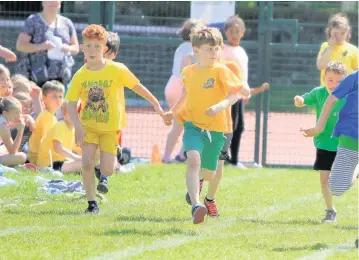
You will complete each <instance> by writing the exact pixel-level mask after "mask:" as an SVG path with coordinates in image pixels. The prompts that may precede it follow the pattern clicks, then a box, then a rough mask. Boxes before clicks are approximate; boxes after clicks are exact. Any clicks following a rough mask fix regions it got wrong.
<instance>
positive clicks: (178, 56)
mask: <svg viewBox="0 0 359 260" xmlns="http://www.w3.org/2000/svg"><path fill="white" fill-rule="evenodd" d="M192 52H193V51H192V45H191V43H190V42H183V43H181V44H180V46H178V48H177V49H176V52H175V55H174V58H173V67H172V75H173V76H176V77H179V78H180V77H181V63H182V60H183V58H184V57H186V56H188V55H190V54H191V53H192Z"/></svg>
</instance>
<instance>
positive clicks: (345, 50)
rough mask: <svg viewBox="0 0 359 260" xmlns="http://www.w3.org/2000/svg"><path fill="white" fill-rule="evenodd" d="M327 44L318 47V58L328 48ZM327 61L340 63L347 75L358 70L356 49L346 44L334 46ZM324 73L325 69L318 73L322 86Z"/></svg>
mask: <svg viewBox="0 0 359 260" xmlns="http://www.w3.org/2000/svg"><path fill="white" fill-rule="evenodd" d="M328 46H329V45H328V42H324V43H323V44H322V46H321V47H320V50H319V53H318V58H319V57H320V56H321V55H322V53H323V52H324V50H325V49H326V48H328ZM329 61H340V62H342V63H343V64H344V65H345V68H346V69H347V74H350V73H352V72H353V71H354V70H356V69H358V48H357V47H356V46H354V45H352V44H350V43H348V42H346V43H344V44H337V45H335V46H334V49H333V51H332V53H331V54H330V58H329ZM324 73H325V69H323V70H321V72H320V84H321V86H324V85H325V83H324Z"/></svg>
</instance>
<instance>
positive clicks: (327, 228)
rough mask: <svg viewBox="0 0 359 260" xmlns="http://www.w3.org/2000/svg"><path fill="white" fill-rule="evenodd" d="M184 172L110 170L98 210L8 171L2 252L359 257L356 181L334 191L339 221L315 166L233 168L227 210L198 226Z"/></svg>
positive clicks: (224, 198) (225, 190) (6, 255)
mask: <svg viewBox="0 0 359 260" xmlns="http://www.w3.org/2000/svg"><path fill="white" fill-rule="evenodd" d="M184 170H185V168H184V165H170V166H168V165H166V166H164V165H158V166H148V165H137V169H136V171H135V172H133V173H129V174H122V175H116V176H114V177H112V178H111V179H110V192H109V193H108V194H107V195H106V198H107V203H101V204H100V214H99V215H96V216H90V215H85V214H84V213H83V212H84V209H85V207H86V201H85V200H77V199H76V196H75V197H74V196H67V195H44V194H42V193H39V192H37V187H38V185H37V184H35V183H34V181H33V179H34V176H33V174H32V173H23V174H22V175H12V174H6V173H5V176H6V177H9V178H12V179H15V180H16V181H18V185H17V186H13V187H3V188H0V259H315V260H317V259H357V252H358V251H357V250H356V249H355V247H354V240H355V239H356V237H357V234H358V225H357V224H358V196H357V192H358V190H357V187H356V186H355V187H353V188H352V189H351V190H350V191H349V192H347V193H346V194H345V195H344V196H342V197H339V198H335V202H336V207H337V211H338V223H337V224H320V220H321V218H322V217H323V216H324V213H325V212H324V203H323V201H322V199H321V194H320V188H319V180H318V175H317V173H315V172H313V171H309V170H288V169H250V170H247V171H240V170H237V169H233V168H228V167H227V168H226V169H225V177H224V179H223V182H222V185H221V188H220V191H219V193H218V196H217V202H218V204H219V209H220V214H221V216H220V217H219V218H217V219H209V218H207V221H206V223H204V224H202V225H193V224H192V222H191V217H190V207H189V206H188V205H187V204H186V202H185V200H184V195H185V191H186V190H185V178H184ZM78 178H79V176H75V175H70V176H67V177H66V179H68V180H70V179H78ZM206 190H207V185H206V184H205V186H204V193H205V192H206ZM204 193H202V196H201V197H202V198H203V197H204V195H205V194H204Z"/></svg>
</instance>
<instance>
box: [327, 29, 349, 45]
mask: <svg viewBox="0 0 359 260" xmlns="http://www.w3.org/2000/svg"><path fill="white" fill-rule="evenodd" d="M348 34H349V30H348V29H346V28H333V29H332V30H331V31H330V36H331V37H332V38H334V39H335V40H336V43H337V44H341V43H344V42H345V41H346V40H347V38H348Z"/></svg>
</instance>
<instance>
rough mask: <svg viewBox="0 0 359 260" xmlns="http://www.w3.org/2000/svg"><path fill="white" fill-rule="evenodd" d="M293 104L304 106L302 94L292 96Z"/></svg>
mask: <svg viewBox="0 0 359 260" xmlns="http://www.w3.org/2000/svg"><path fill="white" fill-rule="evenodd" d="M294 105H295V106H296V107H305V105H304V98H303V97H302V96H295V97H294Z"/></svg>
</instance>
